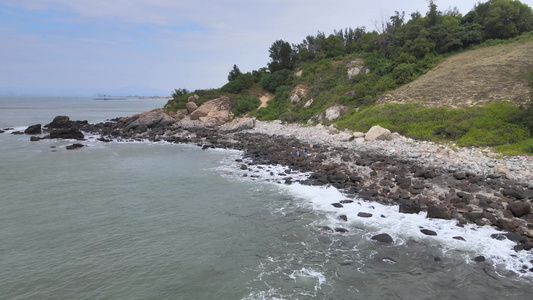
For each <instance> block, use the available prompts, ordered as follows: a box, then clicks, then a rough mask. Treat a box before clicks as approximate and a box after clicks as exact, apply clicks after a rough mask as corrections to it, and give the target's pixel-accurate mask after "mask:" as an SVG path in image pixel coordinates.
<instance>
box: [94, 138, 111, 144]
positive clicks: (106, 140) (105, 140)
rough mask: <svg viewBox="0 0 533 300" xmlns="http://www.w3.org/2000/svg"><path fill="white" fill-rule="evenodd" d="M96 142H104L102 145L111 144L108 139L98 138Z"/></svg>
mask: <svg viewBox="0 0 533 300" xmlns="http://www.w3.org/2000/svg"><path fill="white" fill-rule="evenodd" d="M97 140H99V141H100V142H104V143H109V142H111V140H110V139H106V138H104V137H99V138H98V139H97Z"/></svg>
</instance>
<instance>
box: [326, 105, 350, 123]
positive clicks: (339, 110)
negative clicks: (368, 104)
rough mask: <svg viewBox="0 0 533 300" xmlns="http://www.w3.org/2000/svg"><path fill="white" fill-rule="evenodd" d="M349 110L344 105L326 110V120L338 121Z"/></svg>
mask: <svg viewBox="0 0 533 300" xmlns="http://www.w3.org/2000/svg"><path fill="white" fill-rule="evenodd" d="M347 109H348V108H347V107H346V106H344V105H333V106H332V107H330V108H328V109H326V119H327V120H329V121H334V120H337V119H338V118H339V117H340V116H342V115H343V114H344V113H345V112H346V110H347Z"/></svg>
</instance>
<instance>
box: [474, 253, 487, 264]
mask: <svg viewBox="0 0 533 300" xmlns="http://www.w3.org/2000/svg"><path fill="white" fill-rule="evenodd" d="M474 261H475V262H478V263H480V262H484V261H485V256H483V255H480V256H476V257H475V258H474Z"/></svg>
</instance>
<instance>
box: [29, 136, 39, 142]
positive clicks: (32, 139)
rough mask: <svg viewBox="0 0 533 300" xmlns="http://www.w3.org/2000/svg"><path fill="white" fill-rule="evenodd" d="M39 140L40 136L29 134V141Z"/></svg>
mask: <svg viewBox="0 0 533 300" xmlns="http://www.w3.org/2000/svg"><path fill="white" fill-rule="evenodd" d="M40 140H41V138H40V137H38V136H30V141H31V142H38V141H40Z"/></svg>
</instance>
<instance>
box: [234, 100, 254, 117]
mask: <svg viewBox="0 0 533 300" xmlns="http://www.w3.org/2000/svg"><path fill="white" fill-rule="evenodd" d="M230 103H231V107H232V112H233V114H234V115H235V116H237V117H240V116H243V115H245V114H247V113H248V112H250V111H252V110H254V109H256V108H258V107H259V105H261V101H260V100H259V99H257V97H250V96H240V97H239V96H237V97H233V98H231V100H230Z"/></svg>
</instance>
